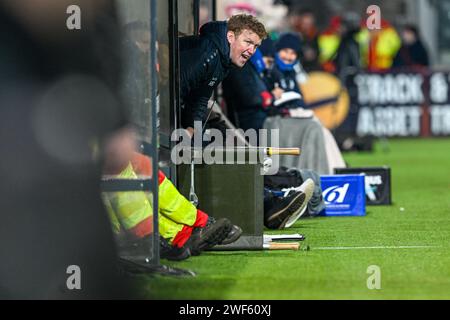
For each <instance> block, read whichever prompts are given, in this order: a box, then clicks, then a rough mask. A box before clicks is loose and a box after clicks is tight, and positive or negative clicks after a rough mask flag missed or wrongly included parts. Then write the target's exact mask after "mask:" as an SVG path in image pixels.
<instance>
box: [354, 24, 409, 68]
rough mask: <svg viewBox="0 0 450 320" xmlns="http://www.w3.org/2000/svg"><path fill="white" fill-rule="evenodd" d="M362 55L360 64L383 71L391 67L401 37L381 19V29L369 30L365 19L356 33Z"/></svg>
mask: <svg viewBox="0 0 450 320" xmlns="http://www.w3.org/2000/svg"><path fill="white" fill-rule="evenodd" d="M357 39H358V43H359V45H360V50H361V55H362V66H363V68H366V69H367V70H369V71H383V70H388V69H390V68H391V67H392V65H393V62H394V58H395V56H396V55H397V52H398V50H399V49H400V46H401V39H400V36H399V35H398V33H397V31H396V30H395V28H394V27H393V26H392V25H391V24H390V23H389V22H388V21H386V20H385V19H381V29H374V30H369V29H368V28H367V26H366V21H363V23H362V29H361V31H360V32H359V33H358V35H357Z"/></svg>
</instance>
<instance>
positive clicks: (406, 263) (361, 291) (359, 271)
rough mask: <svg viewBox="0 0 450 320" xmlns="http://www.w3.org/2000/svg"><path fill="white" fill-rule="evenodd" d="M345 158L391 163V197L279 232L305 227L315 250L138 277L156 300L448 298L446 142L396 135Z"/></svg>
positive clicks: (226, 256)
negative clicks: (377, 280)
mask: <svg viewBox="0 0 450 320" xmlns="http://www.w3.org/2000/svg"><path fill="white" fill-rule="evenodd" d="M386 147H387V148H386ZM387 149H389V150H387ZM345 159H346V161H347V162H348V163H349V164H350V166H352V167H359V166H362V167H367V166H382V165H388V166H390V167H391V168H392V195H393V202H394V204H393V205H392V206H384V207H367V216H366V217H355V218H353V217H351V218H345V217H339V218H325V217H324V218H314V219H304V220H300V221H299V222H297V224H296V225H295V226H294V228H292V229H288V230H285V232H283V233H297V232H299V233H302V234H305V235H306V236H307V240H306V241H305V243H304V244H302V245H303V246H304V245H306V244H308V245H309V246H310V247H311V250H310V251H260V252H208V253H204V254H202V255H201V256H199V257H191V258H190V259H188V260H187V261H184V262H178V263H173V262H167V261H164V260H163V261H162V263H164V264H168V265H171V266H175V267H178V268H184V269H191V270H193V271H195V272H196V273H197V277H195V278H171V277H163V276H139V277H138V278H136V283H137V284H138V285H139V287H140V290H141V291H142V292H143V293H144V294H145V297H147V298H150V299H152V298H153V299H450V139H424V140H390V141H388V143H387V144H382V143H377V144H376V146H375V152H374V153H352V154H346V155H345ZM400 208H404V210H403V211H402V210H400ZM403 246H406V247H410V248H398V247H403ZM414 246H418V247H426V248H411V247H414ZM327 247H332V248H330V249H329V250H324V248H325V249H326V248H327ZM339 247H341V249H342V250H339ZM348 247H360V248H359V249H350V248H348ZM367 247H385V248H367ZM320 248H322V249H320ZM333 248H334V249H333ZM371 265H376V266H379V267H380V272H381V289H379V290H376V289H375V290H370V289H368V287H367V279H368V277H369V276H370V274H368V273H367V268H368V267H369V266H371Z"/></svg>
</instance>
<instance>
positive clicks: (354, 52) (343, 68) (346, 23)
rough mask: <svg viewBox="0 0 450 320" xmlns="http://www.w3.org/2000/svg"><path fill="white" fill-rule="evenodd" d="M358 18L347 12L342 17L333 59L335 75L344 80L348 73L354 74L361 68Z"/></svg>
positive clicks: (354, 14)
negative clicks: (339, 38)
mask: <svg viewBox="0 0 450 320" xmlns="http://www.w3.org/2000/svg"><path fill="white" fill-rule="evenodd" d="M359 21H360V17H359V15H358V14H357V13H355V12H348V13H345V14H343V16H342V28H341V41H340V44H339V48H338V50H337V52H336V56H335V59H334V64H335V74H336V75H337V76H338V77H339V78H340V79H341V81H344V80H345V77H346V75H347V74H348V72H350V71H351V72H355V71H358V70H360V68H361V50H360V47H359V43H358V39H357V37H358V34H359V32H360V27H359Z"/></svg>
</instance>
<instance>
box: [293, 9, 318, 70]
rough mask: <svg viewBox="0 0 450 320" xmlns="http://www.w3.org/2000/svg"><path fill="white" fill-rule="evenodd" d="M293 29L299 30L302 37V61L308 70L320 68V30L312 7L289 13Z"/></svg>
mask: <svg viewBox="0 0 450 320" xmlns="http://www.w3.org/2000/svg"><path fill="white" fill-rule="evenodd" d="M288 18H289V22H290V25H291V29H292V31H294V32H298V33H299V34H300V36H301V39H302V48H301V52H300V61H301V62H302V65H303V68H304V69H305V71H306V72H311V71H315V70H320V69H321V67H320V63H319V31H318V29H317V26H316V18H315V16H314V13H313V12H312V11H311V10H310V9H306V8H305V9H295V10H293V11H292V13H290V14H289V17H288Z"/></svg>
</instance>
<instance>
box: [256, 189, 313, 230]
mask: <svg viewBox="0 0 450 320" xmlns="http://www.w3.org/2000/svg"><path fill="white" fill-rule="evenodd" d="M305 201H306V195H305V193H304V192H303V191H298V192H294V193H291V194H290V195H288V196H287V197H273V198H272V199H271V200H270V202H265V204H264V206H265V207H264V225H265V226H266V227H267V228H269V229H283V228H284V227H285V225H286V223H287V222H288V220H289V218H290V217H291V216H292V215H294V214H296V213H297V212H298V210H299V209H301V207H302V206H303V204H304V203H305Z"/></svg>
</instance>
